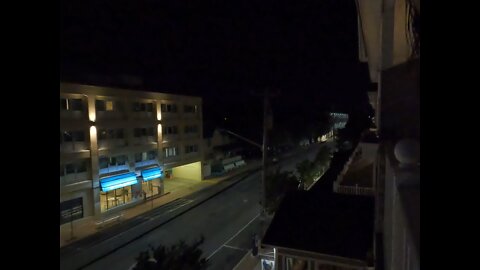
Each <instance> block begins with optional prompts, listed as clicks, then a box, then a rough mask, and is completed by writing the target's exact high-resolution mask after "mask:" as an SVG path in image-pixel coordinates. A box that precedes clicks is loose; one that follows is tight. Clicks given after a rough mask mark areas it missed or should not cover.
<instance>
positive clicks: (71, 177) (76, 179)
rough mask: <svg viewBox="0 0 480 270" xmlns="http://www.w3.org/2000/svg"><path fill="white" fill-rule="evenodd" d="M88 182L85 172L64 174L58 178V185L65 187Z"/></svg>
mask: <svg viewBox="0 0 480 270" xmlns="http://www.w3.org/2000/svg"><path fill="white" fill-rule="evenodd" d="M88 180H89V179H88V173H87V172H82V173H72V174H66V175H64V176H60V185H61V186H67V185H71V184H76V183H80V182H83V181H88Z"/></svg>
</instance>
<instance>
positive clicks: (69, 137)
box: [63, 131, 73, 142]
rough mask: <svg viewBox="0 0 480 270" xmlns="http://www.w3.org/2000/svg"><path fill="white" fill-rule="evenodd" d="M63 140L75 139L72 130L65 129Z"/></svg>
mask: <svg viewBox="0 0 480 270" xmlns="http://www.w3.org/2000/svg"><path fill="white" fill-rule="evenodd" d="M63 141H64V142H71V141H73V139H72V134H70V132H67V131H65V132H64V133H63Z"/></svg>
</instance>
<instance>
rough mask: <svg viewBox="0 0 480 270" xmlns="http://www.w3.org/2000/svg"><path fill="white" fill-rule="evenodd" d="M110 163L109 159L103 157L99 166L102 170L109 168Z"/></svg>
mask: <svg viewBox="0 0 480 270" xmlns="http://www.w3.org/2000/svg"><path fill="white" fill-rule="evenodd" d="M109 161H110V160H109V159H108V158H107V157H101V158H99V159H98V166H99V167H100V169H105V168H108V162H109Z"/></svg>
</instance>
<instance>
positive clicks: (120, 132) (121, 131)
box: [117, 128, 125, 139]
mask: <svg viewBox="0 0 480 270" xmlns="http://www.w3.org/2000/svg"><path fill="white" fill-rule="evenodd" d="M123 138H125V135H124V134H123V129H121V128H120V129H117V139H123Z"/></svg>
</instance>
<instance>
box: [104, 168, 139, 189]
mask: <svg viewBox="0 0 480 270" xmlns="http://www.w3.org/2000/svg"><path fill="white" fill-rule="evenodd" d="M136 183H138V180H137V176H136V175H135V173H134V172H131V173H124V174H120V175H115V176H110V177H106V178H103V179H100V186H101V188H102V191H110V190H114V189H117V188H122V187H126V186H130V185H134V184H136Z"/></svg>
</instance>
